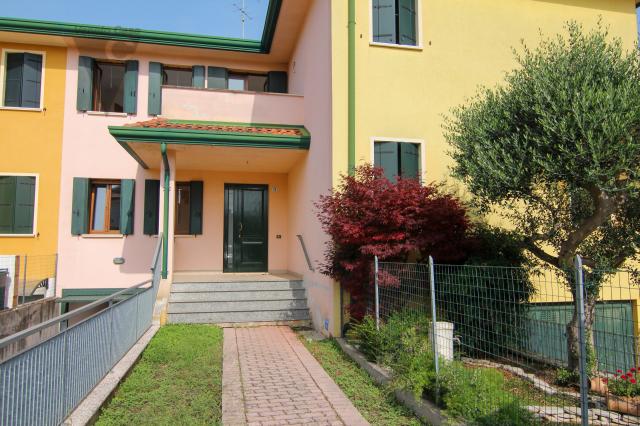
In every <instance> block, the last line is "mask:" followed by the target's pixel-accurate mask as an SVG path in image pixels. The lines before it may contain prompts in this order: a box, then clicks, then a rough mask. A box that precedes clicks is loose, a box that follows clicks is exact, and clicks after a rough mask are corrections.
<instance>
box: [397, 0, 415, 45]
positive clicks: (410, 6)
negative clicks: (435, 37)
mask: <svg viewBox="0 0 640 426" xmlns="http://www.w3.org/2000/svg"><path fill="white" fill-rule="evenodd" d="M398 9H399V10H398V32H399V35H400V37H399V38H398V43H399V44H404V45H407V46H416V45H417V44H418V43H417V37H416V32H417V31H416V0H398Z"/></svg>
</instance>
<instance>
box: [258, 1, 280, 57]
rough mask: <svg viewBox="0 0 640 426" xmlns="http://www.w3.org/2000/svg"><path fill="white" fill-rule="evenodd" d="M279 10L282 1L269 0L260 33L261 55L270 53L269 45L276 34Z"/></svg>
mask: <svg viewBox="0 0 640 426" xmlns="http://www.w3.org/2000/svg"><path fill="white" fill-rule="evenodd" d="M281 8H282V0H271V1H270V2H269V8H268V9H267V16H266V18H265V23H264V30H263V31H262V53H269V52H270V51H271V44H272V43H273V36H274V35H275V33H276V26H277V24H278V17H279V16H280V9H281Z"/></svg>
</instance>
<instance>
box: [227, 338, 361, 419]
mask: <svg viewBox="0 0 640 426" xmlns="http://www.w3.org/2000/svg"><path fill="white" fill-rule="evenodd" d="M222 422H223V424H224V425H247V424H248V425H292V424H295V425H300V424H304V425H349V426H352V425H354V426H355V425H368V424H369V423H367V421H366V420H365V419H364V418H363V417H362V416H361V415H360V413H358V410H356V408H355V407H354V406H353V404H351V401H349V399H347V397H346V396H345V395H344V393H342V391H341V390H340V388H339V387H338V385H336V384H335V383H334V381H333V380H332V379H331V378H330V377H329V375H328V374H327V373H326V372H325V371H324V370H323V368H322V367H321V366H320V364H319V363H318V362H317V361H316V359H315V358H314V357H313V355H311V354H310V353H309V351H307V349H306V348H305V347H304V345H303V344H302V343H301V342H300V341H299V340H298V338H297V336H296V335H295V333H294V332H293V331H292V330H291V329H290V328H289V327H256V328H225V329H224V360H223V374H222Z"/></svg>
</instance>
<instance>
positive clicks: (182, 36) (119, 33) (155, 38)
mask: <svg viewBox="0 0 640 426" xmlns="http://www.w3.org/2000/svg"><path fill="white" fill-rule="evenodd" d="M281 5H282V0H271V1H270V2H269V9H268V10H267V16H266V19H265V24H264V30H263V33H262V39H261V40H245V39H239V38H228V37H216V36H207V35H197V34H188V33H177V32H169V31H156V30H142V29H137V28H123V27H110V26H104V25H90V24H75V23H67V22H55V21H42V20H34V19H20V18H8V17H0V31H10V32H18V33H29V34H44V35H55V36H63V37H78V38H89V39H98V40H119V41H127V42H133V43H149V44H159V45H165V46H181V47H194V48H202V49H217V50H232V51H239V52H250V53H269V52H270V50H271V44H272V42H273V36H274V34H275V31H276V24H277V22H278V17H279V14H280V9H281Z"/></svg>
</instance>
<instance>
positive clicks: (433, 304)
mask: <svg viewBox="0 0 640 426" xmlns="http://www.w3.org/2000/svg"><path fill="white" fill-rule="evenodd" d="M429 287H430V288H431V337H432V338H431V344H432V345H433V359H434V362H435V369H436V375H438V374H439V373H440V366H439V362H438V335H437V324H436V321H437V319H436V275H435V272H434V270H433V257H431V256H429Z"/></svg>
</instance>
